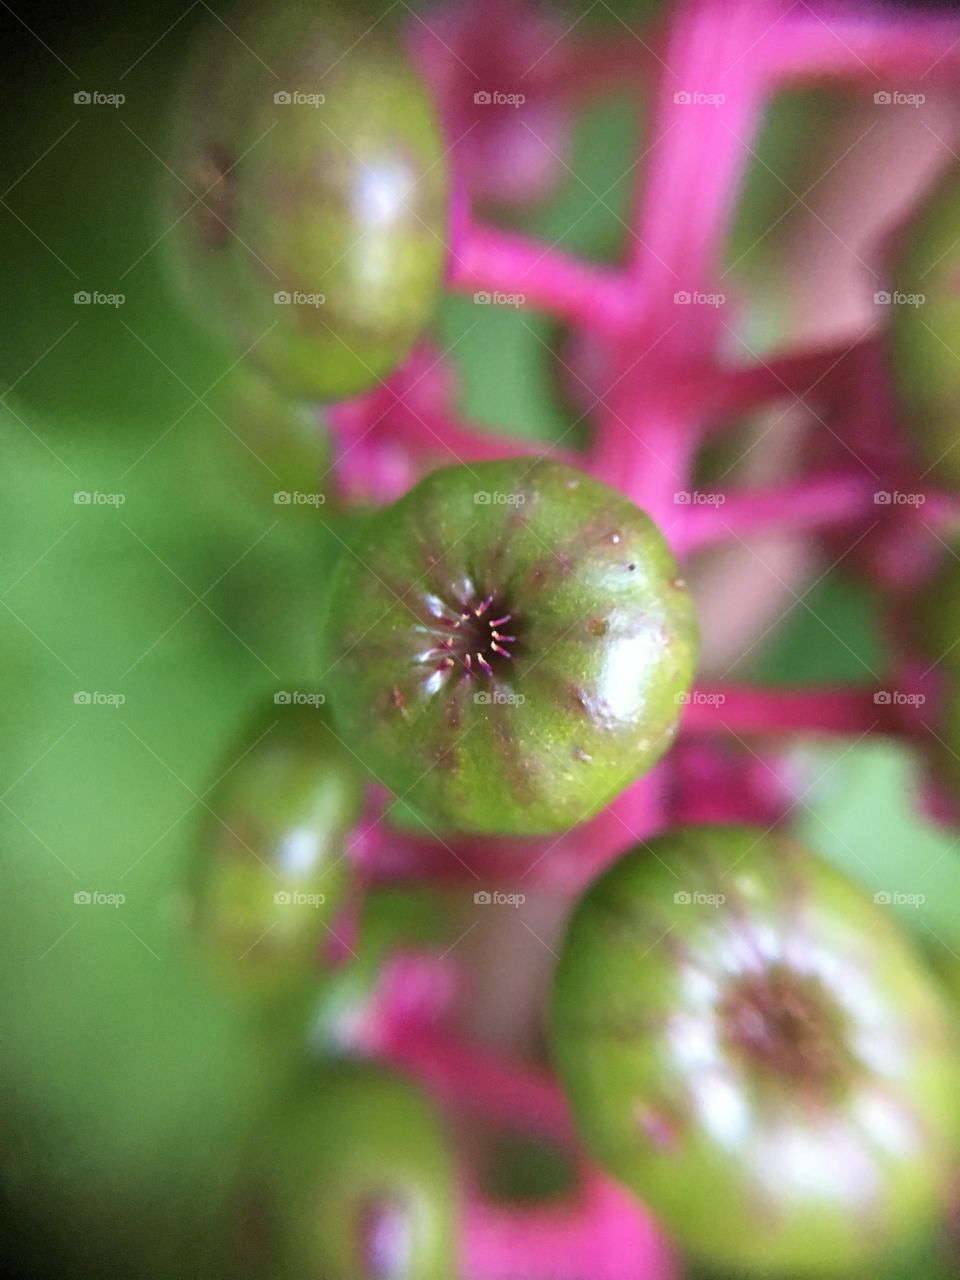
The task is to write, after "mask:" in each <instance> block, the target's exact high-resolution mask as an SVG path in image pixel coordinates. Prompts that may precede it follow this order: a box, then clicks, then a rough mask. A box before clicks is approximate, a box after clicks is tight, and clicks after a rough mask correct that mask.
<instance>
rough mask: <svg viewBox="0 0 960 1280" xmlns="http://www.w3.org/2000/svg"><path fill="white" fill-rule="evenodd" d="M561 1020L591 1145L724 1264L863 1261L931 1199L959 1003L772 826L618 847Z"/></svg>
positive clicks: (563, 991)
mask: <svg viewBox="0 0 960 1280" xmlns="http://www.w3.org/2000/svg"><path fill="white" fill-rule="evenodd" d="M552 1021H553V1049H554V1058H555V1061H556V1064H557V1067H558V1069H559V1072H560V1075H561V1077H562V1079H563V1082H564V1084H565V1086H566V1089H567V1092H568V1094H569V1096H570V1098H571V1099H572V1103H573V1107H574V1112H575V1116H576V1120H577V1123H578V1127H579V1128H580V1131H581V1133H582V1135H583V1137H584V1138H585V1140H586V1142H587V1144H588V1146H589V1147H590V1148H591V1149H592V1151H593V1153H594V1154H595V1155H596V1157H597V1158H598V1159H599V1160H600V1161H601V1162H602V1163H603V1164H605V1165H606V1166H607V1167H608V1168H609V1169H610V1170H611V1171H612V1172H613V1173H614V1174H615V1175H616V1176H617V1177H618V1178H619V1179H620V1180H621V1181H622V1182H623V1183H625V1184H626V1186H628V1187H629V1188H631V1189H632V1190H633V1191H635V1192H636V1193H637V1194H638V1195H640V1196H642V1197H643V1198H644V1199H645V1200H647V1201H648V1202H649V1204H650V1205H651V1206H652V1207H653V1209H654V1210H655V1211H656V1212H658V1213H660V1214H661V1215H662V1217H663V1219H664V1221H665V1222H666V1224H667V1225H668V1227H669V1228H670V1229H671V1230H672V1231H673V1232H674V1233H675V1235H676V1236H677V1238H678V1240H679V1241H680V1242H681V1243H682V1244H685V1245H686V1247H688V1248H690V1249H691V1250H693V1251H695V1252H698V1253H702V1254H703V1255H704V1256H706V1257H709V1258H710V1260H711V1262H712V1263H713V1264H714V1265H721V1266H727V1265H728V1266H730V1267H732V1268H736V1269H737V1270H738V1272H739V1269H740V1268H749V1269H751V1270H753V1269H756V1271H757V1273H758V1274H763V1275H773V1274H783V1273H788V1274H790V1275H804V1276H808V1275H811V1276H812V1275H842V1276H849V1275H862V1274H866V1273H867V1271H866V1269H865V1268H867V1267H868V1263H869V1262H870V1260H871V1259H875V1258H877V1257H878V1256H880V1255H882V1254H883V1253H884V1252H886V1251H890V1250H893V1249H895V1248H897V1247H907V1245H908V1243H909V1242H910V1241H911V1240H912V1238H913V1237H914V1235H919V1234H921V1233H922V1232H923V1231H924V1230H925V1229H927V1228H929V1227H930V1225H931V1224H932V1222H933V1220H934V1219H935V1218H936V1215H937V1214H938V1213H939V1212H940V1211H941V1210H942V1207H943V1204H944V1200H945V1197H946V1196H947V1194H948V1193H949V1186H950V1167H951V1163H952V1161H953V1160H954V1158H955V1157H956V1154H957V1146H956V1139H957V1133H956V1125H955V1124H954V1123H953V1121H954V1120H955V1118H956V1117H955V1111H956V1106H957V1098H958V1096H960V1093H958V1087H957V1086H958V1066H957V1061H956V1057H955V1051H956V1045H955V1042H954V1039H953V1036H954V1028H953V1025H952V1022H951V1018H950V1015H949V1012H948V1010H947V1008H946V1007H945V1005H944V1002H943V1000H942V997H941V994H940V992H939V991H938V990H937V988H936V985H935V984H934V983H933V981H932V979H931V975H930V974H929V972H928V971H927V970H926V969H925V967H924V965H923V964H922V962H921V960H920V959H919V957H918V956H917V955H916V954H915V953H914V951H913V950H912V947H911V945H910V943H909V942H908V941H907V939H906V938H905V937H904V935H903V934H902V933H901V932H900V930H899V928H898V926H897V925H896V924H895V922H894V920H893V919H892V917H890V916H889V915H887V914H886V913H884V912H883V911H882V910H881V909H880V908H878V907H877V906H876V905H875V903H874V902H873V901H872V899H871V898H870V897H869V896H868V895H867V894H866V893H864V892H863V890H862V889H860V888H859V887H858V886H856V885H855V884H853V883H852V882H851V881H849V880H847V879H846V877H844V876H843V875H842V874H841V873H840V872H838V871H837V870H835V869H834V868H832V867H831V866H829V865H828V864H826V863H824V862H822V861H820V860H819V859H817V858H815V857H813V856H812V855H810V854H808V853H807V852H806V851H804V850H803V849H801V848H800V847H798V846H796V845H795V844H793V843H792V842H791V841H790V840H789V839H787V838H786V837H785V836H783V835H777V834H771V833H769V832H763V831H761V830H759V829H753V828H749V827H727V828H725V827H689V828H684V829H681V830H678V831H675V832H673V833H671V834H669V835H666V836H664V837H662V838H660V839H657V840H654V841H652V842H650V844H649V846H643V847H638V848H637V849H635V850H633V851H631V852H629V853H628V854H626V855H625V856H624V857H623V858H622V859H621V860H620V861H619V862H617V863H616V864H615V865H614V866H613V867H612V868H611V869H610V870H609V871H608V872H606V873H605V874H604V875H603V876H601V878H600V879H599V880H598V881H597V882H596V883H595V884H594V885H593V887H592V888H591V889H590V890H588V892H587V894H586V895H585V897H584V898H583V899H582V901H581V902H580V904H579V906H578V907H577V909H576V911H575V913H574V916H573V919H572V922H571V924H570V927H569V931H568V934H567V937H566V940H565V943H564V948H563V953H562V956H561V961H560V965H559V968H558V972H557V976H556V985H555V990H554V995H553V1010H552Z"/></svg>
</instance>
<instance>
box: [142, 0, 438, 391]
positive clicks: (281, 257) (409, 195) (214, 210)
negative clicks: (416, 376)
mask: <svg viewBox="0 0 960 1280" xmlns="http://www.w3.org/2000/svg"><path fill="white" fill-rule="evenodd" d="M349 14H350V11H349V9H348V8H347V7H346V6H343V7H342V8H340V9H338V8H337V7H336V6H331V5H321V6H320V7H319V8H317V7H315V6H312V5H307V4H302V3H299V2H298V0H280V2H279V3H277V4H274V5H268V4H266V3H261V4H259V5H254V6H253V7H252V9H250V10H249V11H244V12H241V13H239V14H235V15H233V16H232V17H231V18H230V19H229V23H228V25H224V24H223V23H221V22H219V21H216V22H214V21H211V22H210V24H209V29H208V31H207V33H206V38H205V40H204V42H203V43H202V45H201V47H199V48H198V49H197V51H196V54H195V56H194V58H193V60H192V62H191V64H190V66H189V69H188V73H187V77H186V84H185V86H184V89H183V92H182V94H181V97H180V100H179V105H178V109H177V114H176V124H175V129H174V131H173V139H172V145H171V158H170V168H171V169H172V170H173V172H174V173H175V174H176V175H177V176H178V177H179V178H180V179H181V180H182V181H177V180H176V179H175V178H173V177H169V178H168V179H166V202H165V216H166V218H167V225H169V224H171V223H173V222H174V221H175V220H177V219H179V221H176V226H175V227H174V228H173V230H172V231H171V233H170V235H169V237H168V241H169V243H170V245H171V246H172V250H173V257H174V261H175V267H176V274H177V277H178V279H179V283H180V286H181V288H182V290H183V291H184V293H185V294H186V296H187V297H188V298H189V299H190V300H191V301H192V303H193V305H194V306H195V308H196V309H197V310H198V312H199V313H200V315H201V318H203V319H205V320H206V321H207V323H208V324H209V326H210V327H211V328H212V329H216V330H218V331H220V332H221V333H223V334H224V335H225V336H226V337H227V338H228V339H229V341H230V342H231V343H232V344H233V346H234V347H235V349H236V350H237V353H238V354H243V355H245V356H246V357H247V358H248V359H249V360H250V362H251V363H252V364H254V365H255V366H256V367H258V368H260V369H261V370H262V371H263V372H264V373H266V374H268V375H269V376H270V377H271V378H272V379H274V380H275V381H276V382H277V384H278V385H279V387H280V388H281V389H282V390H283V391H284V392H286V393H288V394H290V395H292V396H297V397H304V398H309V399H335V398H339V397H343V396H347V395H351V394H354V393H356V392H358V391H361V390H363V389H365V388H367V387H369V386H372V385H373V384H374V383H375V382H376V381H377V379H378V378H382V377H384V376H385V375H386V374H388V373H390V372H391V371H392V370H393V369H394V368H395V367H396V366H397V365H398V364H399V363H400V361H401V360H402V359H403V358H404V357H405V355H406V354H407V352H408V351H409V349H410V347H411V346H412V345H413V343H414V341H415V340H416V338H417V336H418V334H419V333H420V331H421V329H422V328H423V326H424V324H425V323H426V321H427V319H428V318H429V316H430V313H431V311H432V308H433V305H434V303H435V301H436V298H437V295H438V292H439V288H440V281H441V276H442V272H443V268H444V263H445V254H446V249H445V244H444V237H445V234H446V205H447V175H446V167H445V164H444V161H443V147H442V142H441V137H440V132H439V127H438V125H437V122H436V120H435V117H434V113H433V109H432V107H431V105H430V102H429V100H428V98H427V96H426V93H425V91H424V89H423V87H422V86H421V84H420V81H419V79H418V77H417V76H416V74H415V72H414V70H413V68H412V67H411V65H410V64H409V62H408V61H407V59H406V56H405V55H404V53H403V51H402V47H401V45H400V43H399V40H398V39H397V38H393V39H391V38H390V37H389V36H388V35H387V34H386V33H385V31H384V27H383V25H381V24H380V23H371V22H370V21H368V20H367V18H365V17H364V16H362V15H361V14H359V13H354V14H353V15H352V16H348V15H349ZM321 99H322V100H321ZM311 103H312V104H313V105H311ZM184 184H185V185H184ZM197 197H202V198H201V199H199V200H198V199H197Z"/></svg>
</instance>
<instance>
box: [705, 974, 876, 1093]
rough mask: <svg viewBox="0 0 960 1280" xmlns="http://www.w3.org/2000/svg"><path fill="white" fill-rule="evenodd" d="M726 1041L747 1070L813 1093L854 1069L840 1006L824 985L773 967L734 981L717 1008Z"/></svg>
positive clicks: (832, 1086)
mask: <svg viewBox="0 0 960 1280" xmlns="http://www.w3.org/2000/svg"><path fill="white" fill-rule="evenodd" d="M720 1019H721V1023H722V1026H723V1029H724V1034H725V1038H726V1041H727V1044H728V1045H729V1047H730V1048H731V1050H732V1051H733V1052H734V1053H735V1054H736V1055H737V1056H738V1057H739V1058H740V1059H741V1060H742V1061H743V1062H744V1064H745V1065H746V1067H747V1069H748V1070H755V1071H764V1072H767V1073H769V1074H770V1075H771V1076H772V1077H773V1078H774V1079H775V1080H777V1081H780V1082H782V1083H784V1084H786V1085H787V1086H793V1087H796V1088H798V1089H803V1090H806V1091H808V1092H809V1093H813V1094H816V1095H827V1094H829V1093H831V1092H833V1091H834V1090H839V1089H840V1088H842V1086H843V1084H844V1082H845V1081H846V1080H847V1079H848V1078H849V1077H850V1074H851V1072H852V1071H853V1069H854V1068H855V1062H854V1060H853V1058H852V1057H851V1055H850V1053H849V1051H848V1050H846V1049H845V1048H844V1040H845V1027H844V1022H843V1018H842V1016H841V1013H840V1010H839V1009H838V1008H837V1006H836V1004H835V1003H834V1001H833V999H832V997H831V996H830V993H829V992H828V991H827V990H826V988H825V987H823V985H822V984H821V983H820V982H818V981H816V980H811V979H810V978H808V977H806V976H805V975H803V974H799V973H793V972H791V971H790V970H789V969H787V968H786V967H785V966H782V965H778V966H774V967H773V968H771V969H769V970H767V971H766V972H765V973H763V974H759V975H750V976H749V977H747V978H745V979H743V980H741V981H740V982H738V983H736V984H735V985H734V987H733V989H732V990H731V991H730V992H729V993H728V995H727V996H726V998H725V999H724V1001H723V1002H722V1004H721V1007H720Z"/></svg>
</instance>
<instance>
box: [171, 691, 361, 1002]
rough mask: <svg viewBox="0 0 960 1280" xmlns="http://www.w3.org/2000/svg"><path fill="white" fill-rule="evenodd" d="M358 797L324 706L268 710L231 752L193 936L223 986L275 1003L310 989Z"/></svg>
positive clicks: (212, 819) (205, 841)
mask: <svg viewBox="0 0 960 1280" xmlns="http://www.w3.org/2000/svg"><path fill="white" fill-rule="evenodd" d="M362 794H363V784H362V781H361V779H360V778H359V776H358V773H357V770H356V767H355V765H354V763H353V762H352V761H351V759H350V758H349V755H348V753H347V752H346V751H345V750H344V749H343V748H342V747H341V746H340V744H339V743H338V741H337V740H336V738H335V736H334V735H333V733H332V732H331V731H330V729H329V727H328V725H327V723H326V716H325V712H324V711H323V710H321V709H319V708H316V707H313V706H304V705H278V706H275V707H273V708H271V711H270V714H268V715H267V716H265V717H263V718H262V720H260V721H258V722H257V723H256V725H255V726H254V727H253V728H252V730H251V731H250V732H249V733H247V734H246V735H245V736H244V738H243V740H242V741H241V742H239V743H237V744H236V745H235V747H234V750H233V751H232V752H231V753H230V755H229V757H228V758H227V760H226V761H225V762H224V766H223V774H222V777H221V779H220V782H219V783H218V784H217V786H216V788H215V789H214V791H213V792H212V793H211V796H210V799H209V814H208V819H207V822H206V824H205V827H204V831H203V837H202V842H201V847H200V849H199V851H198V859H197V866H196V868H195V884H194V902H193V913H192V914H193V921H192V924H193V931H194V935H195V938H196V941H197V945H198V948H199V950H200V952H201V954H202V956H203V957H204V960H205V962H206V963H207V965H208V966H209V968H210V970H211V971H212V972H213V973H214V974H215V975H216V976H217V978H218V980H220V981H222V982H223V983H224V984H225V985H227V986H228V987H231V988H233V989H235V990H239V991H242V992H249V993H251V994H261V993H262V994H266V995H270V996H272V995H274V994H278V995H279V994H284V993H287V992H293V991H297V990H299V989H302V988H303V987H304V986H305V985H306V984H309V983H310V981H311V979H312V977H313V976H314V973H315V957H316V955H317V952H318V950H319V947H320V944H321V942H322V941H323V940H324V939H325V938H326V937H327V936H328V935H327V932H326V927H327V926H328V925H329V923H330V921H331V919H332V918H333V915H334V914H335V912H336V911H337V909H338V908H339V906H340V905H342V900H343V896H344V889H345V887H346V881H347V876H348V867H347V863H346V860H345V858H344V851H345V847H346V840H347V835H348V833H349V830H350V828H351V826H352V825H353V824H354V823H355V822H356V820H357V818H358V816H359V811H360V804H361V800H362Z"/></svg>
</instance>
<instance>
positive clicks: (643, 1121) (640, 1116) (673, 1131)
mask: <svg viewBox="0 0 960 1280" xmlns="http://www.w3.org/2000/svg"><path fill="white" fill-rule="evenodd" d="M634 1117H635V1119H636V1122H637V1126H638V1127H639V1129H640V1130H641V1132H643V1133H644V1134H645V1135H646V1137H648V1138H649V1139H650V1141H651V1142H652V1143H653V1145H654V1146H655V1147H658V1148H659V1150H661V1151H676V1150H677V1148H678V1147H679V1146H680V1126H679V1124H678V1123H677V1121H676V1120H675V1119H674V1118H673V1117H671V1116H668V1115H667V1114H666V1113H665V1112H664V1111H662V1110H658V1109H657V1108H656V1107H650V1106H648V1105H647V1104H646V1103H643V1102H640V1103H637V1106H636V1108H635V1111H634Z"/></svg>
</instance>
